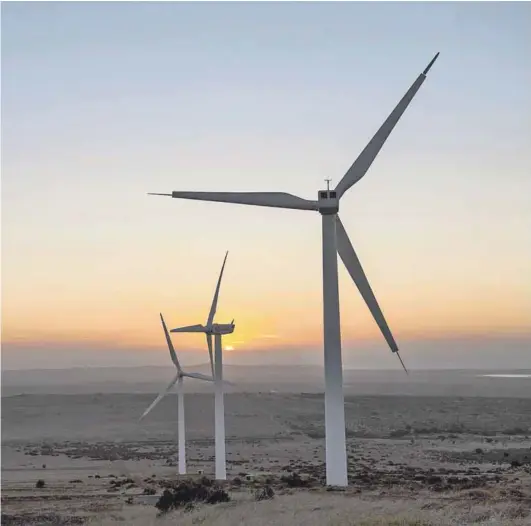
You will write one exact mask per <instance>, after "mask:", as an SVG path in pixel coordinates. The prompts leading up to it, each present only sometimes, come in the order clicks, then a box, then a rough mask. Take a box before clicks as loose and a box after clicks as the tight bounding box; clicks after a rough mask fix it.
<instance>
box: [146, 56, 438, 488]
mask: <svg viewBox="0 0 531 526" xmlns="http://www.w3.org/2000/svg"><path fill="white" fill-rule="evenodd" d="M438 56H439V53H437V54H436V55H435V57H434V58H433V59H432V60H431V62H430V63H429V64H428V66H427V67H426V69H425V70H424V71H423V72H422V73H421V74H420V75H419V76H418V78H417V79H416V80H415V82H414V83H413V84H412V85H411V87H410V88H409V90H408V91H407V92H406V94H405V95H404V96H403V97H402V99H401V100H400V102H399V103H398V104H397V106H396V107H395V108H394V110H393V111H392V112H391V114H390V115H389V117H387V119H386V120H385V122H384V123H383V124H382V126H381V127H380V129H379V130H378V131H377V132H376V134H375V135H374V137H373V138H372V139H371V140H370V142H369V143H368V144H367V146H366V147H365V148H364V150H363V151H362V152H361V154H360V155H359V156H358V158H357V159H356V160H355V161H354V163H353V164H352V166H351V167H350V168H349V170H348V171H347V173H346V174H345V175H344V176H343V178H342V179H341V181H340V182H339V184H338V185H337V186H336V188H335V189H334V190H330V189H329V188H328V189H327V190H322V191H319V193H318V199H317V201H311V200H307V199H302V198H300V197H297V196H294V195H292V194H288V193H283V192H181V191H177V192H172V193H171V194H158V193H157V194H151V195H164V196H169V197H174V198H177V199H195V200H199V201H217V202H225V203H239V204H245V205H256V206H268V207H273V208H289V209H295V210H313V211H317V212H319V213H320V214H321V216H322V249H323V321H324V323H323V332H324V367H325V428H326V481H327V484H328V485H333V486H346V485H348V476H347V451H346V437H345V408H344V397H343V371H342V363H341V330H340V319H339V287H338V269H337V253H339V255H340V257H341V259H342V260H343V263H344V264H345V267H346V268H347V270H348V272H349V274H350V276H351V277H352V279H353V281H354V283H355V284H356V286H357V287H358V289H359V291H360V293H361V295H362V297H363V299H364V300H365V303H366V304H367V306H368V307H369V309H370V311H371V313H372V315H373V317H374V319H375V321H376V323H377V324H378V327H379V328H380V331H381V332H382V334H383V336H384V337H385V339H386V341H387V343H388V344H389V346H390V348H391V350H392V352H394V353H397V355H398V346H397V344H396V342H395V340H394V338H393V336H392V334H391V331H390V330H389V327H388V325H387V322H386V321H385V318H384V316H383V314H382V311H381V310H380V307H379V305H378V302H377V301H376V298H375V296H374V294H373V292H372V289H371V287H370V285H369V282H368V280H367V278H366V276H365V273H364V271H363V268H362V266H361V264H360V261H359V259H358V257H357V255H356V253H355V251H354V248H353V246H352V244H351V242H350V239H349V238H348V235H347V233H346V231H345V229H344V227H343V224H342V223H341V220H340V219H339V216H338V210H339V200H340V199H341V197H342V196H343V195H344V194H345V192H346V191H347V190H348V189H349V188H350V187H351V186H352V185H354V184H355V183H357V182H358V181H359V180H360V179H361V178H362V177H363V176H364V175H365V174H366V173H367V170H368V169H369V168H370V166H371V164H372V162H373V161H374V159H375V158H376V156H377V155H378V153H379V151H380V149H381V148H382V146H383V145H384V143H385V141H386V140H387V138H388V137H389V135H390V134H391V132H392V130H393V128H394V127H395V125H396V124H397V122H398V121H399V119H400V117H401V116H402V114H403V113H404V111H405V110H406V108H407V107H408V106H409V104H410V102H411V101H412V100H413V97H414V96H415V94H416V93H417V91H418V90H419V88H420V87H421V85H422V84H423V82H424V81H425V79H426V75H427V73H428V71H429V70H430V68H431V67H432V66H433V64H434V62H435V60H436V59H437V57H438ZM398 357H399V358H400V356H399V355H398ZM400 361H402V360H400ZM403 365H404V364H403V363H402V366H403ZM404 369H405V367H404ZM406 372H407V371H406Z"/></svg>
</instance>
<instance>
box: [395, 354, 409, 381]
mask: <svg viewBox="0 0 531 526" xmlns="http://www.w3.org/2000/svg"><path fill="white" fill-rule="evenodd" d="M396 355H397V356H398V359H399V360H400V363H401V364H402V367H403V369H404V371H405V372H406V374H407V375H408V376H409V372H408V370H407V369H406V365H405V364H404V362H403V361H402V357H401V356H400V353H399V352H398V351H396Z"/></svg>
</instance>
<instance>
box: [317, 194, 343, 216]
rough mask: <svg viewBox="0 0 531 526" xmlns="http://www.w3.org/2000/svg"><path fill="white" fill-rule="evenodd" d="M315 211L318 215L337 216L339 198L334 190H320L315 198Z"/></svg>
mask: <svg viewBox="0 0 531 526" xmlns="http://www.w3.org/2000/svg"><path fill="white" fill-rule="evenodd" d="M317 209H318V210H319V213H320V214H326V215H328V214H337V212H338V211H339V198H338V196H337V192H336V191H335V190H320V191H319V193H318V196H317Z"/></svg>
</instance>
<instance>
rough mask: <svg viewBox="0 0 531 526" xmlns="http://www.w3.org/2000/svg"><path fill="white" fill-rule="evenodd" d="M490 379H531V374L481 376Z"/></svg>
mask: <svg viewBox="0 0 531 526" xmlns="http://www.w3.org/2000/svg"><path fill="white" fill-rule="evenodd" d="M480 376H482V377H485V376H486V377H489V378H531V374H481V375H480Z"/></svg>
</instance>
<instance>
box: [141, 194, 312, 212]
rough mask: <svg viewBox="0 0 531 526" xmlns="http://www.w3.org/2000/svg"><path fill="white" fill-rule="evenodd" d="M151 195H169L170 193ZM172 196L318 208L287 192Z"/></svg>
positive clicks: (200, 199)
mask: <svg viewBox="0 0 531 526" xmlns="http://www.w3.org/2000/svg"><path fill="white" fill-rule="evenodd" d="M150 195H166V196H167V195H169V194H150ZM171 196H172V197H173V198H175V199H194V200H197V201H216V202H220V203H237V204H240V205H255V206H270V207H273V208H291V209H293V210H317V202H316V201H309V200H307V199H302V198H301V197H297V196H296V195H293V194H287V193H285V192H172V193H171Z"/></svg>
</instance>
